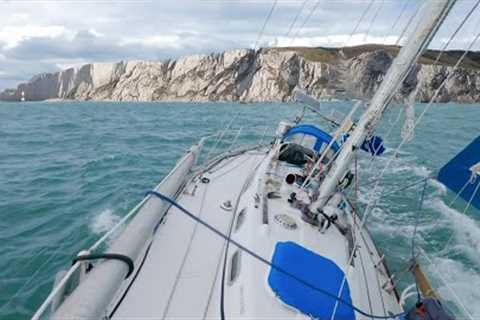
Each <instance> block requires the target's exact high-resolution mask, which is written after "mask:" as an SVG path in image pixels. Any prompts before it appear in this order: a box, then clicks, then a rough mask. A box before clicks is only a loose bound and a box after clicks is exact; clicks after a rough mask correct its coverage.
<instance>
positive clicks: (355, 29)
mask: <svg viewBox="0 0 480 320" xmlns="http://www.w3.org/2000/svg"><path fill="white" fill-rule="evenodd" d="M374 1H375V0H370V2H369V3H368V6H367V7H366V8H365V10H363V13H362V15H361V17H360V19H359V20H358V21H357V24H356V25H355V27H354V28H353V30H352V32H351V33H350V35H349V37H348V38H347V41H345V45H344V46H346V45H348V43H349V42H350V40H352V37H353V35H354V34H355V32H357V30H358V28H359V27H360V24H361V23H362V21H363V19H364V18H365V16H366V15H367V13H368V11H369V10H370V8H371V7H372V5H373V2H374Z"/></svg>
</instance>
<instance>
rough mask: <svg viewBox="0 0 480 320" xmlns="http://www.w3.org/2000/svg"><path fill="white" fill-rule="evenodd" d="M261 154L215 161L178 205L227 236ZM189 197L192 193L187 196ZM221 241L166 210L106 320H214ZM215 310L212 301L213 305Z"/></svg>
mask: <svg viewBox="0 0 480 320" xmlns="http://www.w3.org/2000/svg"><path fill="white" fill-rule="evenodd" d="M263 158H265V153H260V152H256V151H251V152H246V153H244V154H242V155H239V156H237V157H234V158H227V159H225V160H223V161H222V162H220V163H218V164H217V165H216V166H215V167H214V168H213V169H212V170H211V171H209V172H207V173H205V174H204V175H203V176H204V177H208V179H209V180H210V181H209V183H202V182H201V181H199V179H197V180H196V181H195V182H193V183H189V184H188V185H187V186H186V188H185V190H184V192H183V193H182V194H181V195H180V196H179V197H178V199H177V200H178V202H179V203H180V204H181V205H182V206H184V207H185V208H187V209H188V210H189V211H191V212H192V213H194V214H195V215H198V216H199V217H201V218H202V219H203V220H205V221H207V222H208V223H210V224H211V225H213V226H214V227H216V228H218V229H219V230H220V231H222V232H224V233H228V230H229V228H230V225H231V223H232V218H233V217H234V211H235V210H234V208H233V209H232V210H230V211H227V210H224V209H222V207H221V205H222V203H223V202H225V201H230V202H231V203H232V206H235V203H236V201H237V198H238V197H239V195H240V193H241V190H242V187H243V186H244V184H245V182H246V180H247V178H248V177H249V176H250V175H251V173H252V171H253V170H254V169H255V167H256V166H257V164H258V163H260V162H261V160H262V159H263ZM192 193H193V194H192ZM224 248H225V241H224V240H222V239H220V238H219V237H218V236H217V235H215V234H213V233H212V232H211V231H209V230H207V229H206V228H204V227H202V226H199V225H198V223H195V222H194V221H193V220H191V219H190V218H188V217H187V216H185V215H184V214H183V213H181V212H178V209H176V208H173V207H172V208H170V209H169V211H168V213H167V215H166V217H165V219H164V221H163V222H162V225H160V227H159V228H158V230H157V232H156V234H155V237H154V239H153V242H152V244H151V247H150V251H149V254H148V255H147V258H146V260H145V261H144V263H143V266H142V267H141V270H140V272H139V273H138V276H137V277H136V279H135V281H134V282H133V284H132V286H131V287H130V289H129V290H128V292H127V294H126V295H125V297H124V299H123V301H122V303H121V304H120V305H119V307H118V308H117V310H116V311H115V313H114V314H113V317H112V319H133V318H135V319H166V318H170V319H173V318H176V319H179V318H195V319H199V318H202V315H203V318H206V317H208V318H211V317H215V318H218V315H219V311H218V308H216V307H212V303H211V302H212V300H214V301H217V300H218V299H212V297H213V296H214V295H215V294H218V290H216V289H217V288H218V286H219V281H217V280H218V279H217V278H218V274H219V271H220V270H221V268H220V266H221V263H222V262H223V252H224ZM215 306H218V303H215Z"/></svg>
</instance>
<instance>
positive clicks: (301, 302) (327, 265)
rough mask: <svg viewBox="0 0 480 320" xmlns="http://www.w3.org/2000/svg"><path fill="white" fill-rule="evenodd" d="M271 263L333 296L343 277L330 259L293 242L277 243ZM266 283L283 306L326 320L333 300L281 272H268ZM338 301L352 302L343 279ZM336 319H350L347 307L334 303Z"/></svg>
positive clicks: (349, 308)
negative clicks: (284, 304) (286, 305)
mask: <svg viewBox="0 0 480 320" xmlns="http://www.w3.org/2000/svg"><path fill="white" fill-rule="evenodd" d="M272 263H273V264H274V265H275V266H277V267H278V268H280V269H282V270H284V271H285V272H287V273H289V274H291V275H293V276H295V277H297V278H299V279H301V280H302V281H305V282H307V283H309V284H310V285H312V286H314V287H316V288H321V289H322V290H325V291H328V292H330V293H331V294H333V295H335V296H337V295H338V292H339V290H340V287H341V285H342V281H343V278H344V273H343V271H342V270H341V269H340V268H339V267H338V266H337V265H336V264H335V263H334V262H333V261H332V260H330V259H327V258H325V257H322V256H320V255H318V254H316V253H314V252H312V251H310V250H308V249H305V248H304V247H302V246H300V245H298V244H296V243H295V242H278V243H277V244H276V246H275V252H274V254H273V259H272ZM268 284H269V285H270V288H272V290H273V291H274V292H275V294H276V295H277V296H278V298H280V300H282V301H283V302H284V303H286V304H288V305H290V306H292V307H294V308H295V309H297V310H300V311H301V312H302V313H304V314H306V315H309V316H311V317H313V318H317V319H325V320H330V319H331V317H332V312H333V310H334V308H335V302H336V299H334V298H332V297H329V296H326V295H325V294H323V293H321V292H319V291H317V290H314V289H313V288H310V287H308V286H306V285H305V284H303V283H301V282H299V281H297V280H295V279H294V278H292V277H290V276H288V275H286V274H285V273H283V272H280V271H277V270H275V269H273V268H272V269H270V274H269V276H268ZM341 298H342V299H343V300H345V301H347V302H348V303H350V304H351V303H352V299H351V297H350V287H349V286H348V282H347V281H346V280H345V284H344V286H343V290H342V294H341ZM334 319H337V320H354V319H355V313H354V311H353V310H352V308H351V307H348V306H346V305H345V304H343V303H340V302H339V303H338V305H337V310H336V312H335V318H334Z"/></svg>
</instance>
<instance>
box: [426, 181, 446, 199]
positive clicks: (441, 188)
mask: <svg viewBox="0 0 480 320" xmlns="http://www.w3.org/2000/svg"><path fill="white" fill-rule="evenodd" d="M428 184H429V185H431V186H432V187H434V188H435V189H436V192H435V195H437V196H443V195H446V194H447V187H445V185H444V184H443V183H441V182H440V181H438V180H436V179H429V180H428Z"/></svg>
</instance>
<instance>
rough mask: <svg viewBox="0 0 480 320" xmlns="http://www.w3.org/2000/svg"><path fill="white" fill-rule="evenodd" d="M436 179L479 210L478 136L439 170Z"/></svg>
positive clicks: (479, 147)
mask: <svg viewBox="0 0 480 320" xmlns="http://www.w3.org/2000/svg"><path fill="white" fill-rule="evenodd" d="M437 179H438V181H440V182H441V183H443V184H444V185H446V186H447V187H448V188H449V189H450V190H452V191H454V192H455V193H458V194H459V196H460V197H461V198H462V199H464V200H465V201H467V202H469V201H471V203H472V205H473V206H474V207H475V208H477V209H480V190H479V189H480V187H479V186H478V185H479V184H480V136H479V137H477V138H476V139H475V140H473V141H472V142H471V143H470V144H469V145H468V146H467V147H466V148H465V149H463V150H462V152H460V153H459V154H458V155H457V156H456V157H455V158H453V159H452V160H450V162H448V163H447V164H446V165H445V166H444V167H443V168H442V169H440V172H439V174H438V177H437Z"/></svg>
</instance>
